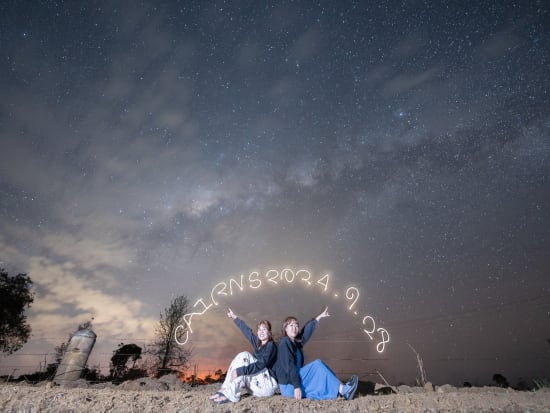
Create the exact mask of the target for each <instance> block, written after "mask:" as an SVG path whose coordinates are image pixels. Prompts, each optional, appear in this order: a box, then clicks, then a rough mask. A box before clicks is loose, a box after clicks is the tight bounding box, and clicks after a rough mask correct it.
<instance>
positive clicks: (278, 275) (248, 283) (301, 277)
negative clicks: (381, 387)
mask: <svg viewBox="0 0 550 413" xmlns="http://www.w3.org/2000/svg"><path fill="white" fill-rule="evenodd" d="M295 282H297V283H300V282H301V283H304V284H306V285H307V286H311V285H315V286H317V285H319V286H321V287H322V291H323V292H326V291H328V290H329V283H330V275H329V274H325V275H323V276H322V277H321V278H319V279H317V280H316V281H314V284H313V282H312V275H311V272H309V271H308V270H305V269H300V270H298V271H294V270H293V269H291V268H283V269H282V270H277V269H269V270H267V271H266V272H265V273H264V274H263V276H262V274H260V273H259V272H258V271H253V272H251V273H250V274H248V276H245V275H244V274H241V275H240V276H239V277H232V278H229V281H227V282H226V281H222V282H219V283H217V284H216V285H214V287H213V288H212V290H210V300H209V301H210V302H209V303H208V304H207V303H205V301H204V299H203V298H199V299H198V300H197V301H196V302H195V304H193V307H192V308H193V309H195V308H196V309H197V311H192V312H190V313H187V314H185V315H184V316H183V322H184V323H185V325H179V326H177V327H176V330H175V333H174V336H175V337H174V338H175V340H176V343H178V344H179V345H181V346H183V345H185V344H186V343H187V342H188V341H189V336H190V335H191V334H193V328H192V325H193V318H194V317H199V316H201V315H203V314H205V313H206V312H207V311H208V310H209V309H210V308H212V307H215V306H218V305H219V301H218V299H219V298H218V297H220V296H225V297H228V296H233V293H238V292H242V291H244V290H245V289H247V288H250V289H253V290H256V289H258V288H260V287H261V286H262V285H264V283H265V284H268V285H280V284H282V285H284V284H294V283H295ZM360 295H361V294H360V292H359V289H358V288H357V287H353V286H352V287H348V288H347V289H346V292H345V295H344V296H345V297H346V300H347V301H348V303H349V306H348V307H347V308H348V311H352V312H353V314H354V315H357V311H356V310H353V308H354V306H355V304H357V302H358V300H359V297H360ZM334 297H339V294H338V293H334ZM197 306H198V308H197ZM361 324H362V325H363V326H364V327H365V328H362V329H361V330H362V331H363V332H364V333H365V334H366V335H367V337H368V338H369V339H370V340H373V341H374V340H377V343H376V351H377V352H379V353H382V352H383V351H384V349H385V347H386V344H387V343H389V342H390V335H389V333H388V331H387V330H386V329H385V328H383V327H378V328H377V326H376V322H375V321H374V318H373V317H372V316H370V315H368V314H367V315H364V317H363V319H362V323H361ZM180 339H182V341H180Z"/></svg>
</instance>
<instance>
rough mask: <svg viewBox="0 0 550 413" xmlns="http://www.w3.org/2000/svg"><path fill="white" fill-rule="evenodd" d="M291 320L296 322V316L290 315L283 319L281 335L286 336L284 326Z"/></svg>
mask: <svg viewBox="0 0 550 413" xmlns="http://www.w3.org/2000/svg"><path fill="white" fill-rule="evenodd" d="M293 321H294V322H296V323H297V322H298V319H297V318H296V317H293V316H290V317H287V318H285V320H284V321H283V337H286V326H288V325H289V324H290V323H292V322H293Z"/></svg>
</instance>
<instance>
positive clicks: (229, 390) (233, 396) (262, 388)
mask: <svg viewBox="0 0 550 413" xmlns="http://www.w3.org/2000/svg"><path fill="white" fill-rule="evenodd" d="M228 310H229V311H228V313H227V316H228V317H229V318H232V319H233V320H234V322H235V324H236V325H237V327H239V328H240V329H241V332H242V333H243V334H244V336H245V337H246V338H247V339H248V341H250V343H251V344H252V346H253V348H254V354H253V355H252V354H251V353H249V352H248V351H243V352H241V353H239V354H237V355H236V356H235V358H234V359H233V361H231V364H230V365H229V368H228V369H227V373H226V376H225V380H224V382H223V384H222V386H221V389H220V390H219V391H218V392H216V394H214V395H212V396H211V397H210V400H212V401H213V402H214V403H217V404H222V403H227V402H230V401H231V402H234V403H235V402H238V401H239V400H240V397H241V388H246V389H247V390H248V392H249V393H250V394H252V395H253V396H258V397H269V396H273V394H275V391H276V390H277V381H276V380H275V375H274V374H273V372H272V370H271V369H272V368H273V365H274V364H275V360H276V359H277V346H276V345H275V343H274V342H273V337H272V334H271V323H270V322H269V321H268V320H262V321H260V322H259V323H258V326H257V335H254V332H253V331H252V330H251V329H250V328H249V327H248V326H247V325H246V323H245V322H244V321H243V320H241V319H240V318H239V317H237V316H236V315H235V313H233V311H232V310H231V308H229V309H228Z"/></svg>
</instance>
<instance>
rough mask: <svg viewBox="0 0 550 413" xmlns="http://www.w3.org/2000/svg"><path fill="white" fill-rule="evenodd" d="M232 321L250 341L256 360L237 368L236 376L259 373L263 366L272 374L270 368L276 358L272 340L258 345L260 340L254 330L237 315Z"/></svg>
mask: <svg viewBox="0 0 550 413" xmlns="http://www.w3.org/2000/svg"><path fill="white" fill-rule="evenodd" d="M234 322H235V324H236V325H237V327H239V328H240V329H241V331H242V333H243V334H244V336H245V337H246V338H247V340H248V341H250V344H252V347H254V357H256V360H258V361H256V363H252V364H249V365H248V366H242V367H239V368H237V376H249V375H252V374H256V373H259V372H260V371H262V370H263V369H265V368H267V369H268V370H269V373H270V374H271V375H272V376H274V374H273V371H272V369H273V365H274V364H275V360H276V359H277V346H276V345H275V343H274V342H273V341H268V342H267V344H266V345H265V346H263V347H260V346H261V345H262V342H261V341H260V339H259V338H258V337H256V335H255V334H254V332H253V331H252V330H251V329H250V327H248V326H247V325H246V323H245V322H244V321H243V320H241V319H240V318H238V317H237V318H236V319H235V320H234Z"/></svg>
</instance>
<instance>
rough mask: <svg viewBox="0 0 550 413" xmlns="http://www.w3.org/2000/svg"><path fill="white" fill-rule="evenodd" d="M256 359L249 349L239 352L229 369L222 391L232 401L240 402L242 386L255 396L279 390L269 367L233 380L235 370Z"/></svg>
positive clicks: (267, 394) (264, 395)
mask: <svg viewBox="0 0 550 413" xmlns="http://www.w3.org/2000/svg"><path fill="white" fill-rule="evenodd" d="M256 361H257V360H256V358H255V357H254V356H253V355H252V354H250V353H249V352H248V351H243V352H242V353H239V354H237V355H236V356H235V358H234V359H233V361H231V364H230V365H229V368H228V369H227V375H226V377H225V381H224V382H223V384H222V387H221V389H220V393H223V394H224V395H225V397H227V398H228V399H229V400H231V401H232V402H238V401H239V400H240V399H241V389H242V388H246V389H247V390H248V391H249V392H250V393H251V394H252V395H253V396H257V397H269V396H273V394H275V391H276V390H277V380H275V379H274V378H273V377H271V375H270V374H269V370H267V369H264V370H262V371H260V372H259V373H256V374H254V375H251V376H239V377H237V378H236V379H235V380H231V373H232V372H233V370H236V369H237V368H239V367H242V366H248V365H249V364H252V363H255V362H256Z"/></svg>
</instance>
